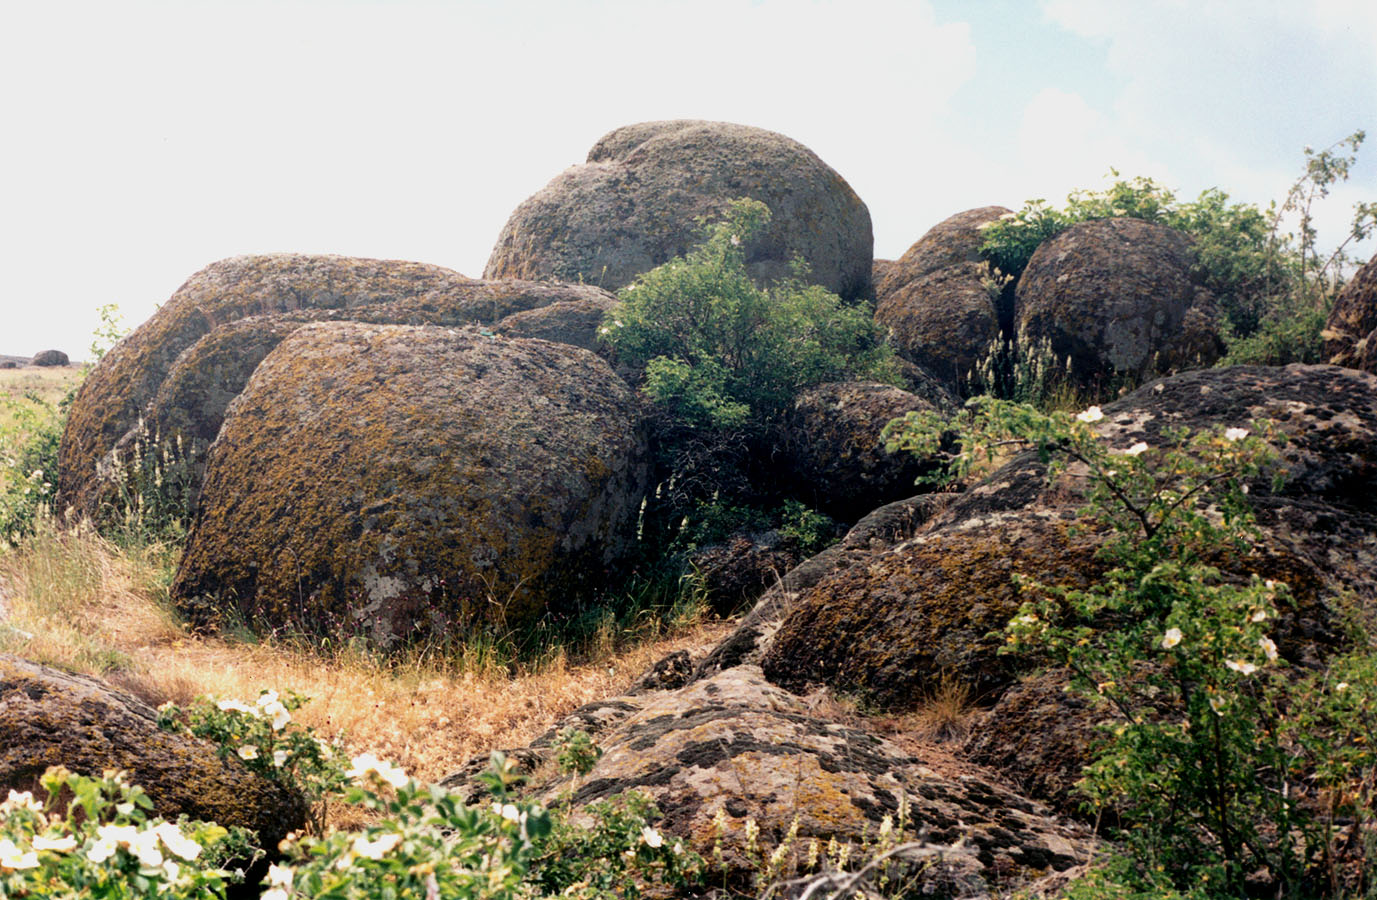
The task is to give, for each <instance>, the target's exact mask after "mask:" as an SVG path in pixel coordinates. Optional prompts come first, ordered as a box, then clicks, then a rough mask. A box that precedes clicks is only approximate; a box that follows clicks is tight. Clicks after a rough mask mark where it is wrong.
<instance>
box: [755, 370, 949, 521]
mask: <svg viewBox="0 0 1377 900" xmlns="http://www.w3.org/2000/svg"><path fill="white" fill-rule="evenodd" d="M935 409H936V407H935V406H934V405H933V404H931V403H929V402H927V401H926V400H923V399H922V398H920V397H918V396H916V395H914V394H911V393H909V392H908V391H904V390H901V389H899V388H897V387H894V386H892V385H888V384H879V383H875V382H867V381H849V382H835V383H831V384H822V385H818V386H817V387H815V388H809V389H808V390H806V391H804V392H803V393H802V394H800V395H799V397H798V399H797V400H795V401H794V408H793V410H792V412H791V414H790V416H789V421H788V423H787V425H786V434H787V438H786V441H785V445H784V454H783V460H782V461H783V463H784V468H785V469H786V470H787V471H788V476H787V487H786V492H787V493H789V494H790V495H792V496H795V497H798V498H800V499H802V500H803V501H804V502H806V503H808V504H809V505H810V506H813V507H814V508H816V509H821V510H822V511H823V512H826V513H827V514H828V515H830V516H833V517H834V518H837V519H841V520H843V521H847V522H854V521H856V520H857V519H859V518H861V517H862V516H864V515H865V514H866V513H868V512H870V511H871V510H873V509H875V508H876V507H878V506H882V505H884V504H886V503H889V502H891V501H894V500H902V499H903V498H904V497H907V496H909V495H911V494H913V493H914V491H915V488H914V486H913V482H914V480H915V479H916V478H918V476H919V475H921V474H923V472H924V471H925V468H924V466H923V464H922V463H921V462H919V461H917V460H915V459H914V458H913V456H912V454H908V453H889V452H888V451H886V450H885V446H884V440H883V439H882V437H881V435H882V434H883V432H884V429H885V426H886V425H888V424H889V421H890V420H891V419H895V418H898V417H899V416H902V415H904V414H905V413H908V412H910V411H934V410H935Z"/></svg>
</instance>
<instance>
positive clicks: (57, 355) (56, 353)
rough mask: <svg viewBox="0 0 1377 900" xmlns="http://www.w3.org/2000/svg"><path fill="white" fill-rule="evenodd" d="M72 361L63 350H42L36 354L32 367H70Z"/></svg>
mask: <svg viewBox="0 0 1377 900" xmlns="http://www.w3.org/2000/svg"><path fill="white" fill-rule="evenodd" d="M71 364H72V361H71V360H70V359H68V358H67V354H65V353H63V352H62V351H61V350H42V351H39V352H38V353H35V354H34V357H33V361H32V362H31V363H30V365H34V366H69V365H71Z"/></svg>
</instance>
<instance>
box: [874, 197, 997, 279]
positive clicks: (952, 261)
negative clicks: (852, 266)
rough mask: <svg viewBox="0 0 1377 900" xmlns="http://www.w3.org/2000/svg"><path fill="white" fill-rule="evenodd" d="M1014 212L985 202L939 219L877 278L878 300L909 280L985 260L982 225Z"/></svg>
mask: <svg viewBox="0 0 1377 900" xmlns="http://www.w3.org/2000/svg"><path fill="white" fill-rule="evenodd" d="M1011 214H1012V213H1011V211H1010V210H1008V209H1005V208H1004V207H1002V206H982V207H980V208H978V209H968V210H965V211H964V212H959V213H957V214H956V215H954V216H948V217H947V218H945V219H943V220H942V221H941V222H938V223H937V224H936V225H934V226H932V228H930V229H928V231H927V233H926V234H924V235H923V236H922V237H921V238H919V239H918V240H917V241H915V242H914V244H913V246H911V247H909V248H908V249H907V250H906V251H904V255H903V256H901V257H899V258H898V259H897V260H895V261H894V262H893V263H892V264H890V265H889V266H888V267H887V268H886V271H885V274H884V278H883V279H882V280H881V279H877V280H876V282H875V298H876V300H881V301H882V300H884V298H885V297H886V296H887V295H889V294H891V293H893V292H894V291H896V290H899V289H900V288H902V287H903V286H904V285H906V284H908V283H909V282H911V281H917V280H918V279H919V278H922V277H923V276H924V275H931V274H932V273H933V272H936V271H938V270H939V269H945V268H947V267H948V266H965V265H969V264H971V263H979V262H981V257H980V245H981V244H982V243H984V240H985V236H984V234H983V233H982V231H981V228H980V226H982V225H985V224H987V223H989V222H994V221H996V220H998V219H999V217H1000V216H1004V215H1011Z"/></svg>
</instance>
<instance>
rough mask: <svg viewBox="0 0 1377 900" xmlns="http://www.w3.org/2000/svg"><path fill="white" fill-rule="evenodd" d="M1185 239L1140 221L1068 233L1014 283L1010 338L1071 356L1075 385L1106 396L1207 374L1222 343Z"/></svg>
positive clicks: (1089, 225) (1087, 225)
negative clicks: (1172, 376) (1108, 390)
mask: <svg viewBox="0 0 1377 900" xmlns="http://www.w3.org/2000/svg"><path fill="white" fill-rule="evenodd" d="M1191 266H1192V258H1191V250H1190V238H1189V237H1187V236H1186V235H1185V234H1183V233H1181V232H1179V231H1177V230H1175V229H1172V228H1168V227H1166V226H1165V225H1155V224H1152V223H1150V222H1144V221H1142V220H1140V219H1127V218H1125V219H1100V220H1096V221H1092V222H1082V223H1080V224H1078V225H1073V226H1072V227H1070V228H1068V229H1067V230H1066V231H1064V232H1062V233H1061V234H1059V235H1057V236H1056V237H1054V238H1052V239H1051V240H1048V241H1046V242H1044V243H1043V244H1042V245H1041V246H1039V247H1038V249H1037V250H1036V251H1035V252H1034V253H1033V256H1032V259H1030V260H1029V261H1028V266H1027V268H1026V269H1024V271H1023V274H1022V275H1021V276H1020V277H1019V280H1018V287H1017V290H1016V296H1015V322H1014V326H1015V332H1016V333H1017V334H1018V336H1019V338H1020V339H1021V340H1022V341H1024V343H1025V344H1026V345H1029V346H1031V345H1034V344H1036V343H1038V342H1041V341H1046V342H1048V343H1049V344H1050V348H1051V352H1052V354H1053V355H1054V356H1055V357H1056V359H1057V360H1058V361H1061V360H1065V359H1067V358H1069V359H1070V360H1071V373H1072V377H1073V378H1074V379H1075V381H1076V382H1077V383H1079V384H1081V385H1083V386H1089V387H1098V388H1104V387H1106V386H1113V385H1114V384H1115V383H1128V384H1131V385H1137V384H1140V383H1142V382H1143V381H1146V380H1148V379H1150V378H1152V377H1153V376H1155V375H1161V374H1168V373H1171V372H1177V371H1183V370H1186V369H1194V368H1201V367H1203V366H1208V365H1210V364H1211V363H1213V362H1214V361H1215V360H1216V359H1218V358H1219V356H1220V355H1221V353H1222V351H1223V344H1222V343H1221V341H1220V339H1219V336H1218V334H1217V332H1216V330H1215V324H1214V323H1215V319H1216V312H1215V307H1214V302H1213V299H1212V297H1211V296H1210V294H1209V292H1208V291H1206V290H1205V289H1204V288H1202V287H1200V286H1199V285H1198V284H1197V283H1196V281H1195V280H1194V278H1193V277H1192V275H1191Z"/></svg>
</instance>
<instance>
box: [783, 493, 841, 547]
mask: <svg viewBox="0 0 1377 900" xmlns="http://www.w3.org/2000/svg"><path fill="white" fill-rule="evenodd" d="M778 515H779V533H780V535H781V536H782V537H783V538H784V539H785V540H787V541H792V542H793V543H794V545H795V546H796V547H798V551H799V553H801V554H802V555H803V556H805V557H807V556H812V555H813V554H815V553H818V552H820V551H822V550H825V549H827V547H829V546H830V545H831V544H833V543H834V542H835V541H836V539H837V523H836V522H834V521H832V518H831V516H828V515H826V514H825V513H820V512H818V511H817V510H816V509H813V508H812V507H811V506H809V505H808V504H806V503H802V502H800V501H798V500H785V501H784V503H783V505H781V506H780V508H779V514H778Z"/></svg>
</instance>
